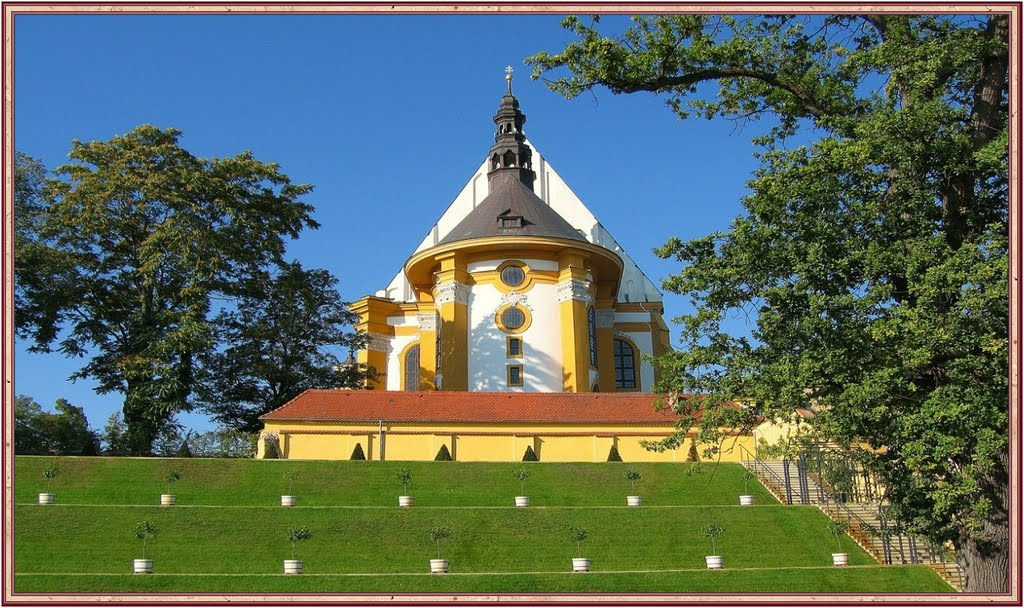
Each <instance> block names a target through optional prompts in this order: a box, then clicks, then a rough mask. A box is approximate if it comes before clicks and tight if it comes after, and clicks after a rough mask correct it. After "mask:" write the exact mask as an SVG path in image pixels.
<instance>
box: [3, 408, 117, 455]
mask: <svg viewBox="0 0 1024 608" xmlns="http://www.w3.org/2000/svg"><path fill="white" fill-rule="evenodd" d="M54 410H56V411H55V412H46V411H43V408H42V406H40V405H39V404H38V403H36V401H35V399H32V398H31V397H27V396H25V395H18V396H17V397H16V398H15V400H14V453H15V454H48V455H63V456H95V455H96V454H97V453H98V451H99V438H98V437H97V436H96V433H95V432H94V431H93V430H92V429H91V428H89V421H88V419H86V417H85V412H84V411H83V410H82V408H80V407H77V406H75V405H72V404H71V403H70V402H69V401H67V400H66V399H58V400H57V403H55V404H54Z"/></svg>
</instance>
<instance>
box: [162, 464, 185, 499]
mask: <svg viewBox="0 0 1024 608" xmlns="http://www.w3.org/2000/svg"><path fill="white" fill-rule="evenodd" d="M180 480H181V471H179V470H178V469H170V470H168V471H167V472H166V473H164V481H165V482H166V483H167V493H168V494H172V493H173V492H172V489H173V487H174V484H175V482H177V481H180Z"/></svg>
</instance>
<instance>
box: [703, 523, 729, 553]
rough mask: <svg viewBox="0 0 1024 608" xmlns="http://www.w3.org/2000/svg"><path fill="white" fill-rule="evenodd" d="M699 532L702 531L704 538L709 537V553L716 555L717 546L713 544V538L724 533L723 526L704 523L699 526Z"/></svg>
mask: <svg viewBox="0 0 1024 608" xmlns="http://www.w3.org/2000/svg"><path fill="white" fill-rule="evenodd" d="M701 532H703V533H704V536H705V537H706V538H710V539H711V554H712V555H718V548H717V546H716V545H715V539H716V538H718V537H719V536H721V535H722V534H723V533H725V528H723V527H722V526H720V525H719V524H716V523H706V524H704V527H702V528H701Z"/></svg>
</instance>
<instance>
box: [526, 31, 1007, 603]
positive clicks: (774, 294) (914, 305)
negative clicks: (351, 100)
mask: <svg viewBox="0 0 1024 608" xmlns="http://www.w3.org/2000/svg"><path fill="white" fill-rule="evenodd" d="M564 26H565V27H566V28H567V29H569V30H570V31H571V32H573V33H574V34H575V36H576V39H575V40H573V41H571V42H570V43H568V44H567V45H566V47H565V48H564V49H563V50H561V51H559V52H556V53H548V52H541V53H538V54H536V55H534V56H532V57H530V58H528V59H527V63H529V64H531V65H532V66H533V67H534V77H540V76H542V75H544V76H547V75H548V74H552V76H551V77H550V80H548V85H549V86H550V87H551V88H552V89H553V90H555V91H557V92H559V93H561V94H563V95H565V96H566V97H575V96H577V95H579V94H581V93H583V92H586V91H591V90H594V89H597V88H606V89H608V90H610V91H611V92H612V93H616V94H618V93H633V92H639V91H646V92H653V93H656V94H660V95H663V96H665V97H666V100H667V103H668V105H669V107H670V108H671V110H672V111H674V112H675V113H677V114H678V115H679V116H680V117H681V118H689V117H703V118H714V117H718V118H724V119H726V120H732V121H735V122H736V123H737V124H738V125H740V126H742V125H749V126H754V127H756V128H757V129H758V133H757V134H756V136H755V137H754V143H755V144H756V145H757V146H758V152H757V157H758V159H759V160H760V168H759V169H758V170H757V171H756V172H755V174H754V175H753V176H752V177H751V179H750V181H749V182H748V194H747V196H746V197H745V198H744V199H743V204H744V206H745V208H746V213H745V214H744V215H743V216H741V217H738V218H736V219H735V220H734V221H733V222H732V225H731V226H730V227H729V228H728V229H723V230H722V231H720V232H716V233H714V234H710V235H707V236H705V237H702V238H697V239H694V240H691V241H688V242H684V241H682V240H680V239H677V238H673V239H670V240H669V241H668V242H667V243H665V244H664V245H663V246H662V247H660V248H659V249H657V253H658V254H659V255H661V256H663V257H666V258H673V259H675V260H678V261H679V262H680V263H681V264H682V269H681V270H680V272H679V273H678V274H676V275H673V276H670V277H668V278H667V279H665V280H664V282H663V285H664V287H665V288H666V289H667V290H669V291H671V292H673V293H679V294H685V295H688V296H689V297H690V299H691V301H692V303H693V306H694V309H695V311H694V312H693V313H691V314H687V315H685V316H683V317H681V318H679V319H678V320H677V321H678V322H679V323H680V324H681V326H682V348H681V349H680V350H679V351H677V352H672V353H668V354H667V355H665V356H663V357H661V358H660V360H659V361H658V365H659V367H660V369H661V371H662V375H661V378H662V382H661V383H660V386H659V387H658V389H659V390H661V391H664V392H665V393H667V394H669V395H670V398H669V399H668V400H667V401H666V405H669V406H671V407H673V408H674V409H675V411H676V412H678V413H679V414H680V422H679V429H680V431H679V433H677V434H676V435H675V436H674V437H672V438H670V439H668V440H667V441H665V442H662V443H661V444H660V445H659V446H657V447H659V448H661V449H665V448H676V447H679V446H680V445H682V442H683V440H684V439H685V434H684V433H685V431H686V430H687V429H688V428H690V424H691V423H692V422H694V421H695V420H697V419H700V420H701V428H700V433H699V434H698V436H697V437H696V440H697V441H698V442H700V443H702V444H710V445H711V448H710V449H709V453H708V454H707V455H708V456H713V453H714V452H715V451H716V450H717V449H718V446H719V445H720V443H721V442H722V441H723V440H724V435H723V431H724V430H726V429H747V430H749V429H750V428H751V427H753V426H754V425H756V424H757V423H758V422H759V421H760V420H761V419H762V417H767V418H769V419H775V420H781V419H788V418H789V417H790V416H791V415H792V413H793V411H794V409H796V408H814V409H815V411H816V413H817V416H816V417H815V418H814V419H813V424H814V426H815V430H816V433H817V435H818V437H819V438H821V439H827V440H834V441H838V442H840V443H842V444H846V445H852V444H855V443H866V444H868V445H869V446H870V448H871V449H872V450H871V451H862V452H860V453H859V456H860V458H861V459H862V460H863V461H864V463H865V464H866V465H867V466H869V467H870V468H871V469H873V470H874V471H875V472H876V473H877V474H878V475H879V476H880V477H881V479H882V481H883V483H884V485H885V487H886V488H887V490H886V492H887V494H886V498H887V499H888V500H889V501H891V503H892V511H891V513H892V515H893V516H894V517H895V518H896V519H897V520H898V521H900V522H902V524H903V525H905V526H906V527H907V528H909V529H910V530H912V531H914V532H917V533H920V534H925V535H927V536H929V537H931V538H932V539H934V540H938V541H947V540H948V541H952V542H953V543H954V545H955V547H956V549H957V554H958V559H959V560H960V562H961V564H962V565H964V566H965V567H966V569H967V579H968V589H969V590H975V591H982V590H984V591H1005V590H1007V589H1008V586H1007V585H1008V581H1007V577H1006V573H1007V566H1006V563H1007V562H1006V559H1007V555H1008V553H1007V551H1008V550H1007V541H1008V534H1007V526H1006V517H1007V483H1008V473H1007V449H1008V408H1007V406H1008V403H1007V393H1008V373H1007V369H1008V363H1009V362H1008V339H1007V338H1008V307H1009V306H1008V304H1009V303H1008V296H1007V293H1008V290H1007V285H1008V274H1007V271H1008V268H1007V267H1008V245H1007V242H1008V239H1007V235H1008V223H1007V221H1008V220H1007V218H1008V177H1009V170H1008V145H1007V144H1008V141H1009V139H1008V120H1007V116H1008V112H1007V109H1008V106H1007V99H1008V52H1007V44H1008V32H1009V21H1008V17H1007V15H1006V14H1000V13H993V14H990V15H980V16H974V15H946V16H938V15H896V14H871V15H835V16H825V15H810V16H808V15H804V16H792V15H773V16H718V15H699V14H698V15H672V16H660V17H633V18H632V19H631V22H630V23H629V25H628V27H626V28H625V29H624V30H618V31H613V32H612V33H606V31H605V30H606V29H607V28H605V27H603V25H602V23H601V22H600V20H599V19H598V18H594V19H591V20H587V19H584V18H580V17H575V16H574V17H569V18H567V19H566V20H565V21H564ZM680 221H684V220H682V219H681V220H680ZM734 318H738V319H744V318H746V319H750V320H751V323H750V326H749V335H736V334H735V333H733V332H730V331H729V330H727V328H726V323H727V322H729V321H730V320H731V319H734ZM690 393H698V394H701V395H702V397H701V398H700V399H693V398H687V397H685V396H682V395H684V394H690ZM735 400H742V402H743V404H744V405H745V406H746V407H736V406H735V405H734V403H735Z"/></svg>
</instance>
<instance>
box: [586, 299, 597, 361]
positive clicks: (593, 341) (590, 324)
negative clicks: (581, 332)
mask: <svg viewBox="0 0 1024 608" xmlns="http://www.w3.org/2000/svg"><path fill="white" fill-rule="evenodd" d="M587 333H588V334H589V336H590V364H591V365H593V366H594V367H597V313H596V312H594V307H593V306H591V307H590V308H589V309H587Z"/></svg>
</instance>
